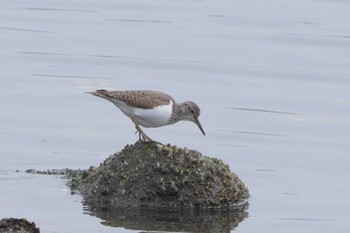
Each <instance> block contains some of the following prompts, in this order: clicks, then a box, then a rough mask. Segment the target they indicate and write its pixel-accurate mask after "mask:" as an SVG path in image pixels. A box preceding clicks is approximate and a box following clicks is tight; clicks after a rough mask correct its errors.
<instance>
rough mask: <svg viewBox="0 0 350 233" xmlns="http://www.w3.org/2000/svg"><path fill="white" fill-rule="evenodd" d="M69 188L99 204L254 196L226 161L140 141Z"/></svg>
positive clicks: (200, 203)
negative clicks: (250, 194) (231, 170)
mask: <svg viewBox="0 0 350 233" xmlns="http://www.w3.org/2000/svg"><path fill="white" fill-rule="evenodd" d="M70 186H71V188H72V189H74V190H77V191H79V192H80V193H81V194H82V196H83V197H84V199H85V202H86V204H88V205H92V206H96V205H98V206H100V207H101V206H104V207H141V206H145V207H200V208H231V207H233V208H234V207H237V206H239V205H241V204H244V203H246V200H247V198H248V197H249V192H248V189H247V188H246V186H245V185H244V183H243V182H242V181H241V180H240V179H239V178H238V176H237V175H235V174H234V173H232V172H230V170H229V167H228V165H227V164H225V163H223V162H222V161H221V160H219V159H215V158H210V157H206V156H203V155H202V154H201V153H199V152H197V151H194V150H188V149H186V148H178V147H176V146H170V145H162V144H159V143H143V142H140V141H139V142H136V143H135V144H134V145H128V146H126V147H125V148H124V149H123V150H122V151H120V152H119V153H116V154H114V155H111V156H110V157H109V158H107V159H106V160H105V161H104V162H103V163H101V164H100V166H99V167H97V168H94V167H90V169H88V170H86V171H83V172H81V173H78V175H75V176H74V177H71V181H70Z"/></svg>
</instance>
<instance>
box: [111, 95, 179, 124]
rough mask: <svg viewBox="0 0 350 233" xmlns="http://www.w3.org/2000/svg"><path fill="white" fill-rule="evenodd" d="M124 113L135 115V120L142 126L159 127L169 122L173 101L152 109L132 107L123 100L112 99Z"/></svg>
mask: <svg viewBox="0 0 350 233" xmlns="http://www.w3.org/2000/svg"><path fill="white" fill-rule="evenodd" d="M112 102H113V103H114V104H115V105H116V106H117V107H118V108H119V109H120V110H121V111H122V112H123V113H124V114H125V115H127V116H128V117H131V116H132V115H135V116H136V120H137V122H138V123H139V124H140V125H142V126H144V127H160V126H164V125H168V124H169V119H170V117H171V113H172V109H173V102H172V101H170V104H168V105H162V106H159V107H155V108H152V109H141V108H134V107H130V106H128V105H126V104H125V103H124V102H121V101H118V100H113V101H112Z"/></svg>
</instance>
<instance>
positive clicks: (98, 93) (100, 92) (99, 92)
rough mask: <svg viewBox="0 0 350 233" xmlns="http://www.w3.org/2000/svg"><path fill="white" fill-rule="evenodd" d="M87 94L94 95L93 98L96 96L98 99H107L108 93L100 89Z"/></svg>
mask: <svg viewBox="0 0 350 233" xmlns="http://www.w3.org/2000/svg"><path fill="white" fill-rule="evenodd" d="M86 93H88V94H91V95H95V96H98V97H101V98H105V99H106V98H108V97H109V96H108V91H107V90H104V89H100V90H96V91H92V92H86Z"/></svg>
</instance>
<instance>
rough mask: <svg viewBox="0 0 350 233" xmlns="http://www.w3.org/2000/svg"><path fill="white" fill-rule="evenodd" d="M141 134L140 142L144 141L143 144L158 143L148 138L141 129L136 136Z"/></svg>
mask: <svg viewBox="0 0 350 233" xmlns="http://www.w3.org/2000/svg"><path fill="white" fill-rule="evenodd" d="M137 133H138V134H139V140H141V141H143V142H156V141H154V140H152V138H150V137H148V136H147V135H146V134H145V133H144V132H143V131H142V130H141V129H140V130H139V129H137V131H136V132H135V134H137Z"/></svg>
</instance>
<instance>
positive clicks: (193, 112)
mask: <svg viewBox="0 0 350 233" xmlns="http://www.w3.org/2000/svg"><path fill="white" fill-rule="evenodd" d="M182 113H183V114H182V120H186V121H192V122H193V123H195V124H196V125H197V126H198V128H199V129H200V130H201V131H202V133H203V135H205V132H204V130H203V128H202V125H201V123H200V122H199V119H198V117H199V115H200V114H201V110H200V109H199V107H198V105H197V104H196V103H194V102H192V101H186V102H184V103H182Z"/></svg>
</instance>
